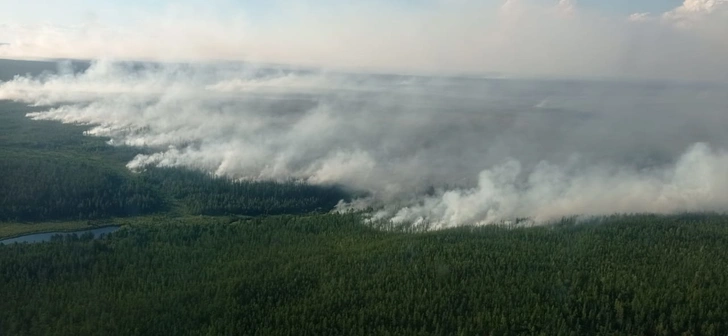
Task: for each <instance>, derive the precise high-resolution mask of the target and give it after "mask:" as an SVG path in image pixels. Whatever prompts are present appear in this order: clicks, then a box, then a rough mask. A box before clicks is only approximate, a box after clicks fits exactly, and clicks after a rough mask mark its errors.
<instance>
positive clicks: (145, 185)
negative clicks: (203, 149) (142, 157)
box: [0, 101, 347, 222]
mask: <svg viewBox="0 0 728 336" xmlns="http://www.w3.org/2000/svg"><path fill="white" fill-rule="evenodd" d="M38 109H39V108H38V107H28V106H25V105H23V104H19V103H11V102H7V101H4V102H3V101H0V157H2V160H0V172H1V174H0V221H16V222H17V221H47V220H79V219H99V218H108V217H125V216H136V215H143V214H150V213H162V212H169V211H170V210H175V211H177V212H180V213H181V214H192V215H251V216H255V215H264V214H266V215H269V214H285V213H308V212H312V211H329V210H330V209H332V208H333V206H334V205H336V203H338V201H339V200H341V199H346V198H347V195H346V193H344V192H343V191H342V190H340V189H339V188H337V187H333V186H332V187H318V186H311V185H306V184H303V183H297V182H286V183H276V182H266V181H261V182H248V181H229V180H226V179H221V178H214V177H212V176H210V175H208V174H205V173H202V172H197V171H187V170H184V169H176V168H175V169H171V168H167V169H148V170H146V171H144V172H142V173H138V174H137V173H132V172H130V171H128V170H127V169H126V167H125V164H126V162H128V161H129V160H131V159H132V158H133V157H134V155H136V154H137V153H138V152H140V151H144V149H141V150H140V149H136V148H129V147H112V146H109V145H107V144H106V143H105V139H101V138H92V137H85V136H83V131H84V130H86V129H87V126H77V125H63V124H60V123H57V122H52V121H33V120H30V119H28V118H26V117H25V114H26V113H28V112H31V111H35V110H38Z"/></svg>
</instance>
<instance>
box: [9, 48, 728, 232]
mask: <svg viewBox="0 0 728 336" xmlns="http://www.w3.org/2000/svg"><path fill="white" fill-rule="evenodd" d="M726 89H727V87H726V86H725V85H721V84H695V83H693V84H685V83H667V82H654V81H652V82H636V81H575V80H526V79H508V78H473V77H432V76H431V77H427V76H403V75H373V74H348V73H342V72H334V71H318V70H310V69H292V68H280V67H256V66H251V65H249V64H240V63H225V64H221V63H216V64H200V63H194V64H159V63H156V64H149V63H124V62H115V61H99V62H95V63H93V64H92V66H91V67H90V68H89V69H88V70H86V71H84V72H82V73H74V72H72V71H61V72H60V73H59V74H46V75H42V76H39V77H16V78H15V79H14V80H12V81H8V82H4V83H0V99H11V100H16V101H23V102H27V103H29V104H37V105H53V106H55V107H53V108H48V109H46V110H45V111H41V112H37V113H31V114H29V117H31V118H33V119H43V120H58V121H61V122H65V123H81V124H89V125H93V126H92V128H91V129H90V130H89V131H88V135H91V136H103V137H108V138H110V143H111V144H112V145H130V146H144V147H147V148H148V149H149V150H150V151H151V154H144V155H139V156H137V157H136V158H134V160H132V161H131V162H129V163H128V167H129V168H130V169H132V170H142V169H144V168H145V167H149V166H171V167H187V168H192V169H200V170H204V171H208V172H211V173H214V174H217V175H220V176H229V177H233V178H243V179H261V180H271V179H272V180H288V179H296V180H301V181H307V182H309V183H312V184H323V185H329V184H337V185H341V186H344V187H347V188H350V189H351V190H356V191H364V192H366V193H367V195H368V196H366V197H363V198H361V199H358V200H356V201H354V202H352V203H350V204H341V205H340V209H342V210H345V209H353V208H363V207H372V208H373V209H374V213H373V215H372V216H373V217H372V218H373V219H382V220H388V221H392V222H394V223H401V222H413V223H416V224H420V225H425V224H426V225H429V226H432V227H436V228H443V227H452V226H458V225H464V224H491V223H499V222H503V221H508V220H512V219H514V218H526V217H527V218H532V219H534V220H536V221H548V220H551V219H558V218H560V217H562V216H569V215H600V214H611V213H615V212H617V213H632V212H651V213H673V212H681V211H720V212H722V211H725V210H726V208H728V152H726V151H725V149H726V148H728V133H726V132H725V129H724V128H725V127H724V126H725V125H727V124H728V114H727V113H726V111H728V98H726V95H725V92H726Z"/></svg>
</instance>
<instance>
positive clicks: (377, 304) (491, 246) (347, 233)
mask: <svg viewBox="0 0 728 336" xmlns="http://www.w3.org/2000/svg"><path fill="white" fill-rule="evenodd" d="M360 223H361V221H360V218H358V217H356V216H354V215H321V216H281V217H268V218H257V219H253V220H248V221H239V222H232V223H230V222H229V221H228V220H227V219H222V218H217V219H215V218H204V217H203V218H199V219H196V220H195V221H194V222H190V221H188V220H181V219H180V220H167V221H163V222H157V223H153V224H151V223H150V224H138V225H136V226H134V227H131V228H129V227H127V228H126V229H122V230H120V231H118V232H117V233H115V234H113V235H112V236H111V238H110V239H102V240H88V239H86V240H84V239H80V238H77V239H67V240H65V241H57V242H53V243H44V244H35V245H15V246H5V247H0V334H7V335H43V334H53V335H90V334H99V335H101V334H103V335H130V334H135V335H160V334H164V335H170V334H171V335H226V334H227V335H238V334H249V335H291V334H295V335H373V334H380V335H386V334H388V335H457V334H461V335H489V334H491V335H515V334H527V335H681V334H682V335H725V334H726V333H728V322H727V321H728V252H726V250H725V246H726V244H728V226H726V224H728V218H726V217H724V216H701V217H699V218H697V219H684V218H680V217H657V216H637V217H612V218H606V219H604V220H602V221H601V223H600V224H582V225H562V226H559V227H535V228H525V229H511V230H509V229H504V228H497V227H484V228H461V229H454V230H446V231H440V232H429V233H420V234H403V233H386V232H381V231H376V230H373V229H370V228H367V227H365V226H362V225H361V224H360Z"/></svg>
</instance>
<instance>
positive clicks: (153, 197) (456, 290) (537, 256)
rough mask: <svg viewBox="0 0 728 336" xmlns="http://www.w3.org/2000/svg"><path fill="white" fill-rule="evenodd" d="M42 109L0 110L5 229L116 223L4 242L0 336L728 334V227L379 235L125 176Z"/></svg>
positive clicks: (150, 174)
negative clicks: (34, 115)
mask: <svg viewBox="0 0 728 336" xmlns="http://www.w3.org/2000/svg"><path fill="white" fill-rule="evenodd" d="M4 62H5V63H4ZM7 62H8V61H2V60H0V80H7V79H8V76H10V74H12V72H11V71H10V72H9V70H8V68H7V67H4V65H6V64H9V63H7ZM13 64H15V63H13ZM15 66H17V67H18V68H17V69H22V71H28V72H35V73H38V72H39V71H51V70H53V69H54V67H55V65H53V64H52V63H43V64H35V63H33V62H20V63H17V64H15ZM78 66H83V64H81V65H78ZM17 69H16V70H15V71H17ZM39 109H42V108H41V107H28V106H25V105H23V104H19V103H11V102H6V101H0V236H16V235H19V234H22V233H23V232H35V231H54V230H72V229H76V228H83V227H86V226H89V225H92V226H96V225H108V224H116V225H121V226H122V228H121V229H120V230H119V231H117V232H115V233H113V234H111V235H110V236H106V237H104V238H101V239H93V237H92V236H89V235H81V236H80V237H79V236H70V237H68V238H59V239H55V240H53V241H51V242H49V243H40V244H13V245H2V244H0V336H5V335H74V336H75V335H694V336H708V335H728V250H727V249H726V248H725V247H726V246H728V215H714V214H684V215H675V216H649V215H641V216H636V215H635V216H611V217H606V218H599V219H591V220H588V221H583V220H582V221H579V222H577V221H576V220H575V219H565V220H563V221H562V222H560V223H555V224H553V225H548V226H539V227H502V226H489V227H479V228H472V227H464V228H458V229H450V230H442V231H435V232H418V233H412V232H409V233H407V232H405V231H406V230H399V229H398V230H393V229H392V228H390V230H382V229H381V228H384V226H382V227H380V229H377V228H375V226H373V225H365V224H364V222H363V220H362V218H361V216H362V215H360V214H329V213H327V212H328V211H329V210H330V209H331V208H332V207H333V206H334V205H335V204H336V203H337V202H338V201H339V200H340V199H346V198H347V197H349V195H348V194H347V193H346V192H344V191H343V190H341V189H339V188H337V187H336V186H330V187H316V186H310V185H306V184H302V183H298V182H284V183H275V182H265V181H256V182H251V181H233V180H228V179H221V178H216V177H213V176H210V175H208V174H205V173H202V172H196V171H189V170H184V169H177V168H150V169H147V170H145V171H143V172H139V173H134V172H130V171H129V170H127V169H126V167H125V163H126V162H128V161H129V160H131V159H132V158H133V157H134V156H135V155H136V154H138V153H140V152H145V151H147V150H149V149H144V148H129V147H112V146H109V145H107V144H106V143H105V141H106V139H103V138H93V137H85V136H83V135H82V133H83V131H84V130H86V129H87V126H80V125H63V124H60V123H56V122H50V121H32V120H30V119H28V118H26V117H25V114H26V113H28V112H31V111H36V110H39Z"/></svg>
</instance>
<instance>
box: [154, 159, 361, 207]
mask: <svg viewBox="0 0 728 336" xmlns="http://www.w3.org/2000/svg"><path fill="white" fill-rule="evenodd" d="M141 179H142V181H144V183H145V184H149V185H154V186H158V187H159V188H161V190H163V191H164V192H165V193H167V194H169V195H171V196H172V197H173V198H174V199H175V200H176V201H179V202H181V204H182V205H183V206H184V208H185V209H186V210H187V211H188V212H189V213H191V214H196V215H229V214H238V215H249V216H257V215H267V214H298V213H308V212H312V211H317V210H318V211H329V210H331V209H332V208H333V207H334V206H335V205H336V204H337V203H338V202H339V200H342V199H346V198H347V194H346V193H345V192H344V191H342V190H341V189H340V188H337V187H333V186H332V187H326V186H312V185H309V184H306V183H302V182H294V181H290V182H274V181H247V180H232V179H228V178H220V177H215V176H213V175H211V174H206V173H202V172H198V171H190V170H184V169H176V168H154V169H149V170H147V171H145V172H144V173H142V174H141Z"/></svg>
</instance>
